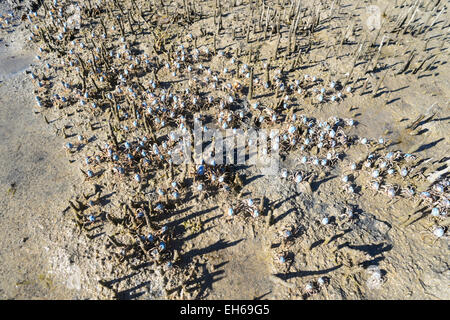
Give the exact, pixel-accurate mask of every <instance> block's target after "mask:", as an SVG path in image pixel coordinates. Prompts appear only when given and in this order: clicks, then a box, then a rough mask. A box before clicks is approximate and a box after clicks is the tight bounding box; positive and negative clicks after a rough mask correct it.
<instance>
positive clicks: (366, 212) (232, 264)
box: [0, 4, 450, 299]
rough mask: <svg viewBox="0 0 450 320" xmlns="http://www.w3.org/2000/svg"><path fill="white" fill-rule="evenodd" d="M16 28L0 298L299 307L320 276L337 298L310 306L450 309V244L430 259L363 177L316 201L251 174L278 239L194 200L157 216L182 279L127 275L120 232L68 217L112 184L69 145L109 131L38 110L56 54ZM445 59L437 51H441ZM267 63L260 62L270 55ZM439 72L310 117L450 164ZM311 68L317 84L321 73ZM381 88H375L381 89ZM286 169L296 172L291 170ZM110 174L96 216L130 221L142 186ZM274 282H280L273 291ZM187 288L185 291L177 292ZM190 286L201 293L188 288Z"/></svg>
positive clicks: (1, 177) (222, 201)
mask: <svg viewBox="0 0 450 320" xmlns="http://www.w3.org/2000/svg"><path fill="white" fill-rule="evenodd" d="M2 5H3V7H0V9H1V10H0V12H1V13H2V14H4V13H3V12H7V10H6V9H7V8H6V7H5V5H4V4H2ZM209 20H212V18H209ZM209 20H206V22H205V21H201V20H200V21H199V22H197V23H196V24H193V26H192V29H193V30H194V31H195V32H197V33H199V32H198V30H199V28H200V27H199V26H200V25H202V24H206V25H208V23H212V21H209ZM208 21H209V22H208ZM15 23H16V25H15V26H13V27H11V28H10V29H8V30H2V31H1V32H2V33H1V41H0V139H1V141H2V143H1V144H0V167H1V168H2V170H1V171H0V192H1V196H0V248H2V249H1V251H0V298H2V299H110V298H121V299H155V298H169V299H170V298H188V299H193V298H200V299H253V298H255V297H262V298H264V299H265V298H267V299H298V298H301V297H304V295H302V294H300V293H301V292H302V290H303V288H304V287H305V285H307V284H308V283H310V282H311V281H317V279H318V278H319V277H321V276H322V277H325V279H326V281H329V283H327V287H326V288H327V290H322V291H320V292H319V293H318V294H317V295H312V296H311V298H313V299H449V298H450V291H449V289H448V284H449V283H450V271H449V267H448V240H447V239H440V241H438V242H434V243H433V245H432V246H431V245H430V244H428V243H425V242H424V241H423V237H422V234H423V232H424V230H426V228H427V227H428V224H429V222H430V221H429V220H426V219H423V220H422V219H418V220H417V221H418V222H417V223H414V224H411V225H410V226H407V227H405V225H404V221H405V219H406V220H407V219H409V218H410V217H411V216H413V213H412V212H411V204H410V203H409V202H407V201H406V200H405V199H402V200H399V201H389V199H387V198H383V196H382V195H381V194H376V196H375V193H373V192H372V190H370V189H369V188H368V187H367V186H366V185H363V184H364V183H365V181H364V179H363V178H362V177H359V176H357V178H355V179H356V181H357V182H358V183H359V184H360V185H361V198H359V196H358V197H357V198H352V197H348V195H346V194H345V193H344V192H343V191H342V186H341V185H340V183H339V182H337V181H336V180H339V179H340V177H339V176H341V175H342V174H343V172H345V168H343V167H339V168H336V169H333V170H330V171H329V172H326V174H323V175H322V176H320V178H319V175H316V176H315V180H314V181H313V182H312V183H311V188H312V190H310V191H307V190H306V191H305V190H304V189H301V188H299V187H298V186H295V185H291V184H289V183H287V182H286V181H285V180H283V179H282V178H280V177H264V176H262V175H261V173H260V172H259V171H258V170H256V169H254V168H248V169H244V170H243V171H242V172H243V173H244V176H246V177H247V179H246V183H245V193H244V194H245V195H247V196H249V195H252V197H255V199H259V197H262V196H264V197H266V198H267V199H268V200H269V199H270V201H271V205H272V208H274V210H273V214H274V224H273V226H271V227H270V228H269V227H266V226H265V223H263V222H260V221H257V222H254V223H253V222H251V223H248V221H247V220H244V219H243V220H239V219H238V218H237V219H235V220H230V219H227V218H226V217H225V215H224V214H223V213H224V210H225V209H224V208H225V207H226V206H227V205H228V203H229V199H228V197H227V196H226V195H218V196H217V197H216V198H213V197H211V198H207V199H206V200H204V201H200V202H198V201H197V200H194V201H191V199H189V201H187V202H186V203H184V204H182V205H180V206H179V207H178V208H177V210H173V212H171V213H170V214H168V215H167V217H166V216H163V217H158V218H159V219H160V220H158V223H159V222H161V223H164V224H165V225H166V226H169V228H171V230H172V231H173V232H174V234H176V235H177V237H178V238H177V239H174V248H175V247H176V250H178V251H179V252H180V253H181V254H182V259H181V260H182V263H180V265H179V266H177V269H176V271H173V270H172V271H170V270H169V271H167V268H165V267H164V266H162V265H158V266H156V265H155V266H152V265H150V266H145V264H144V266H143V267H142V268H138V269H134V268H136V266H133V264H132V263H129V262H127V263H123V264H119V263H117V260H118V259H116V257H117V256H119V254H118V253H117V252H118V251H119V250H115V249H114V248H112V246H111V243H110V241H109V240H107V239H106V236H110V235H112V234H114V235H117V234H118V232H116V231H114V228H113V227H112V226H111V225H108V224H107V223H106V222H108V221H107V220H106V219H104V222H105V223H104V224H102V225H101V226H100V227H99V229H98V230H99V231H98V232H96V231H97V230H94V232H91V234H89V232H84V231H83V233H80V232H79V231H78V230H79V229H78V228H77V226H76V223H75V222H74V219H73V210H72V209H70V207H68V200H72V201H74V200H75V199H76V200H81V201H86V199H85V198H86V195H89V194H91V193H92V190H96V187H95V184H96V182H99V183H103V182H104V181H102V179H103V178H99V179H98V181H97V180H95V181H94V182H92V181H88V179H86V178H85V177H84V176H83V174H82V173H81V171H80V168H82V169H84V170H86V166H85V165H84V164H83V156H82V155H83V154H84V153H86V154H88V153H91V154H92V155H93V154H94V152H96V150H97V149H96V148H94V147H93V146H92V147H91V146H90V145H89V146H88V147H86V149H87V150H81V151H80V152H78V153H77V152H74V153H73V154H70V153H67V152H65V150H64V147H63V146H64V144H65V143H66V142H67V141H72V142H74V141H75V138H76V136H77V135H78V134H83V135H85V136H87V137H91V138H92V141H93V143H92V145H95V144H97V143H100V142H98V141H97V139H98V140H99V141H103V140H107V139H106V136H107V134H106V129H105V128H106V126H104V123H106V121H105V119H103V118H101V117H100V116H99V117H98V119H96V120H99V121H98V123H99V128H101V129H100V130H98V131H97V130H90V129H89V128H88V126H87V125H86V122H88V120H89V118H88V116H85V115H83V113H82V112H81V111H80V112H79V110H78V109H77V108H76V107H74V108H73V109H69V108H70V107H68V108H67V109H69V110H70V111H66V110H63V111H60V110H57V109H56V108H51V109H50V108H49V109H47V110H45V109H44V111H43V112H42V113H40V112H37V111H36V109H37V108H36V106H35V100H34V96H35V94H34V93H33V90H35V89H36V88H35V86H34V85H33V83H32V81H31V78H30V74H29V72H32V71H33V70H38V71H41V70H45V68H44V67H43V64H44V63H47V62H49V63H53V62H55V61H57V60H56V59H55V56H54V55H52V54H49V55H48V56H46V57H44V61H43V62H38V61H37V60H36V59H35V56H36V54H38V52H37V51H36V48H32V46H30V44H29V42H27V40H26V38H27V37H28V35H29V31H27V30H25V29H24V28H23V25H20V23H19V22H18V21H17V20H16V21H15ZM225 23H227V24H232V22H231V18H230V17H228V16H227V19H226V20H225ZM439 27H440V26H439ZM327 32H328V31H327V29H324V31H323V32H320V33H319V38H320V37H324V38H326V37H328V36H329V35H328V34H327ZM436 32H438V31H436ZM405 37H406V40H405V43H411V45H412V44H414V45H417V46H419V44H417V43H415V42H414V41H416V40H415V39H414V38H408V35H406V36H405ZM208 41H209V40H208ZM439 41H440V40H439ZM231 42H232V40H231V35H230V34H225V35H224V36H223V38H221V39H220V40H219V42H218V47H221V48H224V49H226V48H227V46H228V43H231ZM273 42H275V39H274V40H273ZM208 43H209V42H208ZM420 44H421V43H420ZM438 46H439V43H432V45H431V46H430V47H431V49H430V50H437V49H436V48H437V47H438ZM392 47H394V45H392V46H388V47H387V48H386V49H385V50H386V51H383V55H385V56H386V58H385V59H386V61H388V62H389V63H390V64H391V65H396V64H397V63H400V62H398V61H399V60H401V59H402V58H403V57H402V56H401V55H400V54H398V55H397V54H394V53H393V52H394V51H395V50H396V49H393V48H392ZM142 50H147V48H145V46H144V48H143V49H142ZM402 50H403V49H402ZM267 51H268V50H267ZM267 51H262V53H263V54H266V55H267ZM230 52H231V49H230ZM447 55H448V54H447ZM214 59H218V58H217V57H215V58H214ZM205 63H206V64H209V62H205ZM334 63H335V65H336V68H337V69H339V68H340V69H342V70H339V72H341V73H342V74H344V73H345V72H346V71H347V70H348V68H347V66H344V64H342V65H340V64H339V63H338V62H337V61H335V62H334ZM30 65H33V66H32V67H30ZM211 65H212V66H213V67H214V66H215V65H218V64H217V63H211ZM437 65H438V67H437V70H432V72H429V74H426V75H425V76H424V77H422V78H421V79H420V81H419V80H417V79H416V78H415V77H414V79H415V80H413V78H412V75H411V74H406V75H403V76H401V77H393V76H392V77H387V78H386V81H385V82H384V83H383V86H382V87H381V89H380V91H381V94H380V95H381V98H378V99H374V98H373V97H371V96H370V95H368V94H367V95H362V96H360V95H359V94H358V93H357V92H355V93H353V94H349V95H348V97H346V99H345V100H343V101H342V102H340V104H339V105H332V106H331V107H327V108H317V109H315V107H314V108H312V110H311V109H308V108H309V107H310V106H306V107H305V109H302V112H307V113H309V114H312V115H313V116H314V117H317V118H318V119H329V118H330V117H331V116H335V115H337V116H339V117H341V118H350V117H354V118H355V119H357V121H358V126H356V128H351V129H350V133H351V134H357V135H358V136H361V137H369V138H371V139H378V138H379V137H380V136H384V135H386V136H387V138H388V139H389V140H390V141H393V142H394V143H393V144H392V147H391V148H390V150H394V149H395V150H396V149H400V150H403V151H404V152H414V154H417V155H418V156H420V157H422V158H428V159H429V158H432V160H433V159H434V161H436V160H438V159H444V160H445V157H446V156H447V155H448V152H449V150H450V147H449V146H450V145H449V141H448V138H447V136H448V132H449V127H450V123H449V121H448V116H449V112H448V110H449V109H448V98H449V93H450V84H449V77H448V71H449V68H450V66H449V65H448V64H447V63H445V61H443V59H442V61H441V60H439V61H438V63H437ZM230 68H231V67H230ZM313 68H315V69H314V72H316V73H317V74H320V72H321V71H320V70H321V69H320V66H313ZM219 72H220V71H219ZM308 72H309V71H308ZM61 75H62V71H61V72H59V73H56V72H55V77H57V79H56V80H60V79H61ZM165 76H167V75H165ZM260 76H261V75H260ZM379 76H380V75H379V74H378V75H376V74H371V75H370V76H368V78H369V77H370V80H371V83H375V82H376V81H378V77H379ZM243 81H244V80H243ZM362 85H363V84H362V83H359V84H358V86H357V88H355V90H358V89H361V87H362ZM180 86H181V85H180ZM384 92H386V94H384ZM387 92H388V93H387ZM433 112H434V113H435V115H436V117H435V118H434V120H433V121H429V122H425V123H423V124H421V127H420V129H421V130H422V131H420V132H418V133H416V134H414V135H412V134H407V133H406V131H405V127H406V125H407V124H409V123H410V122H411V121H413V120H414V119H415V118H416V117H417V116H418V115H420V114H427V115H430V114H432V113H433ZM78 113H79V114H78ZM43 115H45V116H46V117H47V120H48V121H49V124H46V123H45V121H44V118H43ZM69 115H70V116H71V118H69ZM72 115H75V116H73V117H72ZM66 116H67V117H66ZM63 126H65V127H67V128H68V129H67V132H66V133H67V134H68V135H69V137H68V139H63V137H62V134H61V128H62V127H63ZM367 150H368V149H367V148H366V147H365V146H362V145H360V146H356V147H354V148H352V149H349V150H348V155H346V156H347V157H348V158H346V159H345V160H344V162H345V163H346V164H347V163H349V159H358V160H360V159H361V158H362V157H365V156H366V155H365V154H366V153H367ZM288 160H289V161H292V163H294V164H295V161H296V160H295V158H294V157H292V158H289V159H288ZM430 161H431V160H430ZM435 166H436V167H438V166H439V164H436V163H435ZM111 171H112V170H111ZM105 175H106V176H107V178H105V179H104V180H105V181H106V182H105V192H104V194H103V195H104V196H105V201H104V204H102V207H101V209H98V210H100V211H101V212H103V214H104V213H105V212H109V213H111V212H113V213H115V214H117V215H119V214H118V213H117V212H120V211H121V210H122V209H121V208H122V203H123V202H124V201H128V198H130V199H131V196H129V195H130V194H131V195H136V194H139V192H137V191H136V188H134V189H133V185H132V183H129V184H126V183H125V182H124V181H120V182H119V183H117V184H116V183H115V182H114V183H110V181H114V180H113V178H114V176H112V175H111V173H110V172H109V171H107V172H105ZM159 178H160V177H158V179H159ZM161 179H162V178H161ZM155 180H156V178H155ZM269 185H270V186H271V187H270V188H268V187H267V186H269ZM150 189H151V188H150V187H148V189H147V190H146V193H145V196H146V197H149V198H151V197H152V195H151V194H154V192H153V190H150ZM124 190H125V191H124ZM149 190H150V191H149ZM122 192H123V193H122ZM127 197H128V198H127ZM154 198H155V197H154V196H153V198H151V199H154ZM124 199H125V200H124ZM348 204H350V205H352V206H354V208H355V212H356V213H357V218H356V219H355V220H351V221H350V220H349V221H347V220H346V221H343V222H342V221H340V220H339V219H340V218H339V217H340V216H341V212H342V208H344V207H345V206H347V205H348ZM96 210H97V209H96ZM125 211H126V210H125ZM324 216H330V217H334V219H335V220H333V221H334V223H332V224H330V228H323V227H321V226H320V222H319V221H320V219H322V218H323V217H324ZM447 219H448V218H447ZM335 222H339V223H335ZM196 226H200V230H201V231H198V230H197V229H196ZM297 227H298V229H297ZM291 228H292V229H293V230H298V231H299V233H298V239H297V238H295V239H294V240H293V241H292V243H289V245H288V248H289V250H290V251H289V252H290V253H292V255H294V253H295V258H294V259H292V263H291V264H290V265H289V267H286V266H284V265H281V264H280V263H278V261H277V260H276V259H277V257H278V256H277V255H278V254H279V252H280V253H282V250H284V242H283V240H280V239H282V234H283V232H285V230H288V229H289V230H291ZM87 234H88V235H89V237H92V239H88V237H87V236H86V235H87ZM324 243H325V244H324ZM341 249H342V250H341ZM274 261H275V262H274ZM133 262H135V261H133ZM370 266H376V267H377V268H380V269H381V270H382V274H383V277H384V280H383V281H385V282H383V284H382V285H381V284H380V285H379V286H378V287H376V288H375V289H373V288H370V286H369V287H368V279H369V278H370V276H371V272H372V271H370V270H372V269H371V268H368V267H370ZM274 275H276V277H277V278H278V279H282V280H281V281H280V280H273V279H274V278H273V276H274ZM99 281H100V282H101V283H102V285H99ZM277 281H278V282H277ZM180 283H183V286H184V287H183V286H182V288H183V289H182V290H179V289H176V288H177V286H178V285H179V284H180ZM189 286H190V288H191V289H186V287H189ZM173 288H175V289H173ZM292 288H295V289H292ZM299 292H300V293H299ZM308 298H309V296H308Z"/></svg>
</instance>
